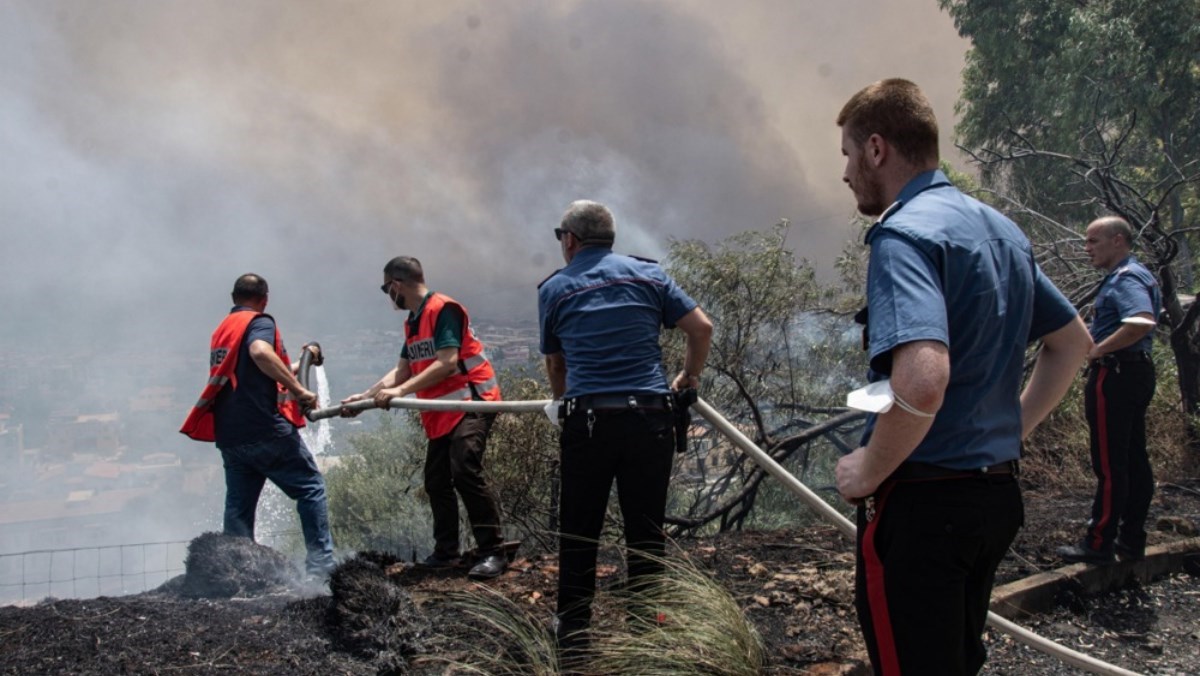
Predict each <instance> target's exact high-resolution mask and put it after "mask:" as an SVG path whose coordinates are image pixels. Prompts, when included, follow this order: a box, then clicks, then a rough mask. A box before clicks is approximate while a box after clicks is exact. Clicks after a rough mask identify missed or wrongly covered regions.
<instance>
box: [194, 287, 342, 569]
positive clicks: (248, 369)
mask: <svg viewBox="0 0 1200 676" xmlns="http://www.w3.org/2000/svg"><path fill="white" fill-rule="evenodd" d="M267 291H268V289H267V280H265V279H263V278H262V277H259V276H258V275H254V274H246V275H242V276H241V277H238V279H237V281H236V282H235V283H234V285H233V309H232V310H230V312H229V314H228V315H226V317H225V319H224V320H223V321H222V322H221V324H220V325H219V326H218V327H217V329H216V331H214V332H213V336H212V343H211V350H210V353H209V378H208V384H207V385H206V386H205V388H204V392H203V393H202V394H201V395H200V400H199V401H198V402H196V405H195V406H194V407H193V408H192V410H191V412H190V413H189V414H188V417H187V420H185V421H184V423H183V428H182V429H181V430H180V432H182V433H184V434H186V435H188V436H189V437H191V438H193V439H196V440H197V441H215V442H216V444H217V448H218V449H219V450H220V451H221V457H222V460H223V462H224V465H225V524H224V527H225V533H226V534H227V535H236V536H242V537H248V538H251V539H253V538H254V516H255V512H256V510H257V508H258V497H259V495H260V494H261V493H262V488H263V485H264V484H265V483H266V480H267V479H270V480H271V482H272V483H274V484H275V485H276V486H278V487H279V489H280V490H281V491H283V492H284V493H285V494H286V495H287V496H288V497H290V498H292V499H293V500H295V501H296V511H297V512H298V513H299V515H300V527H301V530H303V532H304V543H305V547H306V549H307V556H306V558H305V568H306V569H307V571H308V573H309V574H310V575H312V576H314V577H317V578H325V577H328V575H329V572H330V571H331V570H332V569H333V567H334V561H333V538H332V537H331V536H330V534H329V516H328V508H327V505H326V500H325V479H324V478H323V477H322V476H321V472H320V470H318V469H317V465H316V463H315V462H314V461H313V456H312V453H310V452H309V450H308V448H307V447H306V446H305V445H304V441H303V440H302V439H301V438H300V434H299V431H298V428H300V427H303V426H304V416H303V415H302V414H301V412H300V407H301V406H312V405H313V404H315V403H316V401H317V396H316V395H315V394H313V393H312V392H310V391H309V390H307V389H305V388H304V386H302V385H301V384H300V381H299V380H297V379H296V376H295V374H294V373H293V372H292V367H291V363H290V362H289V360H288V356H287V350H286V349H284V347H283V340H282V339H281V338H280V337H279V330H278V329H277V328H276V327H275V320H274V319H273V318H272V317H271V315H268V314H265V311H266V309H267ZM307 349H312V348H307ZM318 356H319V353H318Z"/></svg>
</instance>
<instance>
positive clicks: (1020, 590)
mask: <svg viewBox="0 0 1200 676" xmlns="http://www.w3.org/2000/svg"><path fill="white" fill-rule="evenodd" d="M1189 556H1200V537H1193V538H1188V539H1186V540H1176V541H1174V542H1168V543H1166V544H1161V545H1156V546H1154V547H1149V548H1147V549H1146V558H1144V559H1142V560H1140V561H1119V562H1117V563H1114V564H1111V565H1094V564H1087V563H1073V564H1071V565H1068V566H1063V567H1062V568H1059V569H1057V570H1052V571H1049V572H1045V573H1038V574H1037V575H1031V576H1029V577H1027V578H1025V579H1022V580H1017V581H1016V582H1010V583H1008V584H1006V585H1003V586H1001V587H996V588H995V589H993V590H992V604H991V610H992V612H993V613H996V614H997V615H999V616H1001V617H1003V618H1005V619H1008V620H1014V621H1016V620H1019V619H1021V618H1023V617H1027V616H1029V615H1037V614H1040V613H1044V612H1046V611H1049V610H1050V609H1052V608H1053V607H1054V606H1055V602H1056V598H1057V597H1058V594H1059V592H1061V591H1064V590H1065V589H1067V588H1073V589H1082V590H1083V591H1085V592H1087V593H1092V594H1094V593H1101V592H1106V591H1112V590H1114V589H1120V588H1122V587H1125V586H1127V585H1129V584H1130V583H1131V582H1134V581H1137V582H1140V583H1146V582H1150V581H1151V580H1154V579H1156V578H1159V577H1162V576H1163V575H1165V574H1167V573H1171V572H1175V571H1178V570H1182V569H1183V567H1184V560H1185V559H1186V558H1188V557H1189Z"/></svg>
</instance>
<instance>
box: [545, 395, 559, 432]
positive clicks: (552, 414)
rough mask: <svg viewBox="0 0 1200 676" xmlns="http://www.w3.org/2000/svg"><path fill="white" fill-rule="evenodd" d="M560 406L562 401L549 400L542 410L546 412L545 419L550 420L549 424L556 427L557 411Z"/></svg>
mask: <svg viewBox="0 0 1200 676" xmlns="http://www.w3.org/2000/svg"><path fill="white" fill-rule="evenodd" d="M560 406H562V399H551V400H550V403H549V404H546V408H544V409H542V410H544V411H545V412H546V417H547V418H549V419H550V424H551V425H554V426H555V427H558V409H559V407H560Z"/></svg>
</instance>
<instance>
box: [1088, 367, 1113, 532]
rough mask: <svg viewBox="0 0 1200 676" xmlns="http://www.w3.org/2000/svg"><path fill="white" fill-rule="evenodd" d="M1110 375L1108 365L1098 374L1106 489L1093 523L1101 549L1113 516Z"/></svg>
mask: <svg viewBox="0 0 1200 676" xmlns="http://www.w3.org/2000/svg"><path fill="white" fill-rule="evenodd" d="M1107 375H1108V367H1106V366H1102V367H1100V373H1099V375H1097V376H1096V436H1097V438H1098V442H1099V443H1098V445H1099V450H1100V472H1101V473H1102V474H1104V490H1103V491H1102V492H1101V494H1100V495H1101V497H1100V504H1101V505H1103V508H1102V509H1101V512H1100V520H1099V521H1098V522H1096V523H1094V524H1092V545H1091V546H1092V549H1096V550H1099V549H1100V548H1101V547H1103V546H1104V536H1103V535H1102V533H1103V532H1104V528H1105V527H1106V526H1108V520H1109V519H1111V518H1112V503H1113V494H1112V482H1113V473H1112V461H1111V460H1110V459H1109V455H1108V402H1107V401H1105V399H1104V377H1105V376H1107Z"/></svg>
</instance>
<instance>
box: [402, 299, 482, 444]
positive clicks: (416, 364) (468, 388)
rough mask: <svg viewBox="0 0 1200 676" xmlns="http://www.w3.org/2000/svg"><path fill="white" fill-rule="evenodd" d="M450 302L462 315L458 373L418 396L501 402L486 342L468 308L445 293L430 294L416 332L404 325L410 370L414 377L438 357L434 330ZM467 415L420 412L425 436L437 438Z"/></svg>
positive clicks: (453, 412)
mask: <svg viewBox="0 0 1200 676" xmlns="http://www.w3.org/2000/svg"><path fill="white" fill-rule="evenodd" d="M447 305H454V306H456V307H457V308H458V309H459V310H461V311H462V317H463V335H462V345H461V346H460V347H459V348H458V372H457V373H454V374H452V375H450V376H449V377H447V378H446V379H445V380H443V381H442V382H440V383H438V384H437V385H434V386H432V387H427V388H425V389H424V390H421V391H420V392H417V398H419V399H441V400H446V401H471V400H472V399H481V400H483V401H499V400H500V385H499V384H497V383H496V374H495V372H493V371H492V363H491V362H489V361H488V360H487V357H485V356H483V343H481V342H479V339H477V338H476V337H475V332H474V331H472V330H471V320H470V319H469V318H468V317H467V309H466V308H464V307H463V306H462V305H461V304H460V303H459V302H458V301H456V300H454V299H453V298H451V297H449V296H446V295H444V294H440V293H431V294H429V297H428V298H426V299H425V307H424V308H423V309H422V310H421V317H420V319H419V320H418V322H417V332H416V333H415V334H412V335H408V330H409V329H408V324H405V329H404V330H405V340H404V345H405V348H406V349H407V351H408V366H409V369H410V370H411V371H412V374H413V375H414V376H415V375H417V374H418V373H420V372H422V371H424V370H425V369H427V368H429V367H430V366H432V365H433V363H434V362H435V361H436V360H437V349H435V348H434V346H433V330H434V327H435V326H437V318H438V314H439V313H440V312H441V311H442V308H444V307H446V306H447ZM464 415H466V414H465V413H464V412H463V411H421V424H422V425H423V426H424V427H425V435H426V436H428V437H429V438H430V439H437V438H438V437H441V436H445V435H447V434H449V433H450V432H451V431H452V430H453V429H454V426H455V425H457V424H458V421H460V420H462V419H463V416H464Z"/></svg>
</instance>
